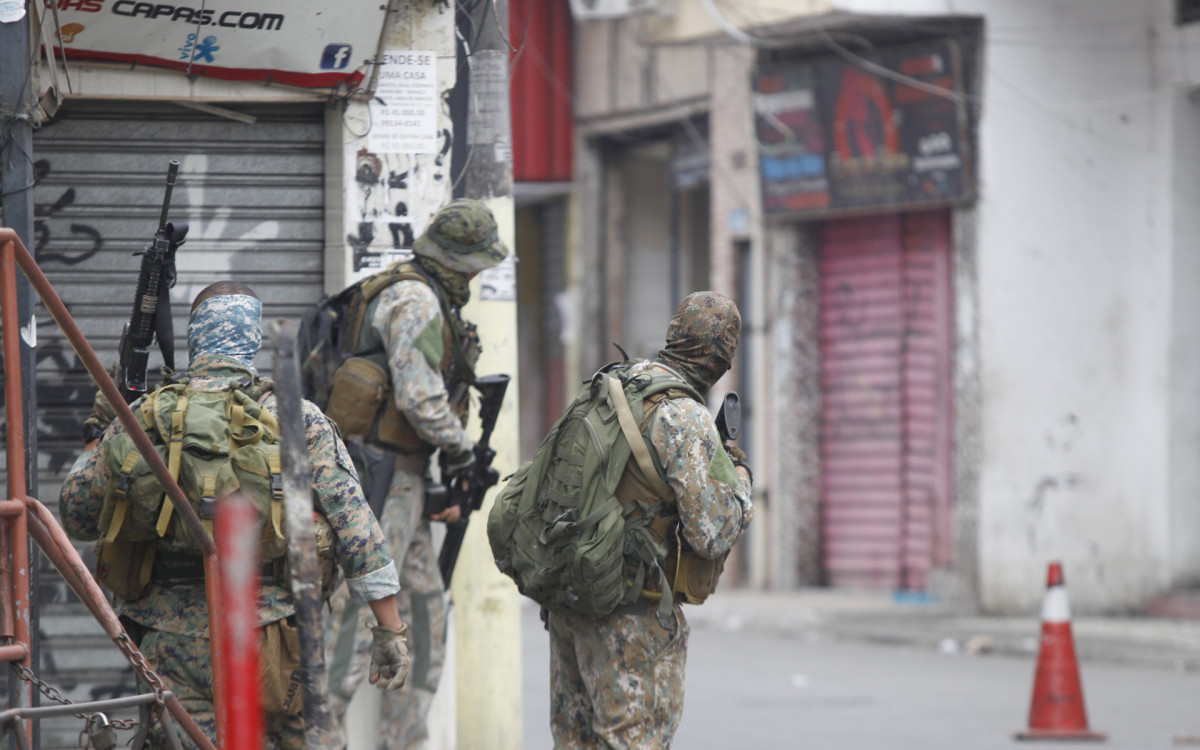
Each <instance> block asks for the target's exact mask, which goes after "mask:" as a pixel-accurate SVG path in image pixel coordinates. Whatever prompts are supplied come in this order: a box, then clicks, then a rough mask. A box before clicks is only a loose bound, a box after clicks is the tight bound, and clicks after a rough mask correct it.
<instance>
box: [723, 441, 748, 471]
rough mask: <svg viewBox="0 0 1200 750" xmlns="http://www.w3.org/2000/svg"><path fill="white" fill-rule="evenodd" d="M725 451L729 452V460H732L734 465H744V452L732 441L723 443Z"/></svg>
mask: <svg viewBox="0 0 1200 750" xmlns="http://www.w3.org/2000/svg"><path fill="white" fill-rule="evenodd" d="M725 452H726V453H728V454H729V460H730V461H733V465H734V466H737V465H738V464H741V465H742V466H745V465H746V452H745V451H744V450H742V449H741V448H739V447H737V446H736V445H734V444H733V443H729V442H727V443H725Z"/></svg>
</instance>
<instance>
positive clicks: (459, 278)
mask: <svg viewBox="0 0 1200 750" xmlns="http://www.w3.org/2000/svg"><path fill="white" fill-rule="evenodd" d="M413 253H414V254H416V256H417V264H418V265H420V266H421V268H422V269H423V270H425V271H426V272H427V273H429V275H431V276H433V277H434V278H435V279H437V280H438V283H440V284H441V285H442V287H443V288H444V289H445V290H446V293H447V295H448V296H449V297H450V303H451V304H452V305H454V306H455V307H462V306H463V305H465V304H466V303H467V299H468V297H469V294H470V292H469V291H468V289H467V283H468V282H469V281H470V279H471V277H472V276H474V275H475V274H477V273H479V272H480V271H482V270H484V269H486V268H491V267H492V266H495V265H497V264H499V263H500V262H501V261H502V260H504V258H505V256H507V255H508V248H507V247H505V246H504V243H503V242H502V241H501V240H500V234H499V231H498V229H497V227H496V219H495V217H493V216H492V212H491V210H490V209H488V207H487V206H485V205H484V204H483V203H481V202H480V201H476V200H469V199H465V198H463V199H459V200H456V201H451V202H450V203H448V204H446V205H445V206H444V207H443V208H442V210H440V211H438V212H437V213H436V214H434V215H433V218H432V219H430V220H429V226H428V227H426V229H425V233H424V234H422V235H421V236H420V237H418V238H417V241H416V242H414V243H413Z"/></svg>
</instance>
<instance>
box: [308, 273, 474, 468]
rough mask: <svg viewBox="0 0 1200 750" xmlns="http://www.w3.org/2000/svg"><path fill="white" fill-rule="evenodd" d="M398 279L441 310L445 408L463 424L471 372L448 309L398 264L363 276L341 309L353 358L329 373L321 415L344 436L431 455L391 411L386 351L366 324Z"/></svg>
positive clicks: (393, 403)
mask: <svg viewBox="0 0 1200 750" xmlns="http://www.w3.org/2000/svg"><path fill="white" fill-rule="evenodd" d="M399 281H419V282H421V283H422V284H425V285H426V286H428V287H429V288H430V289H431V290H433V293H434V295H435V296H436V297H437V298H438V303H439V306H440V307H441V309H442V360H441V362H439V363H438V371H439V372H441V374H442V378H443V380H444V381H445V382H446V385H447V390H448V391H449V394H450V406H451V409H452V410H453V411H454V413H455V414H456V415H457V416H458V417H459V418H460V419H463V420H464V421H465V420H466V414H467V409H468V408H469V403H468V400H467V397H468V386H469V385H470V383H471V382H473V381H474V377H475V376H474V371H473V369H472V368H471V366H470V365H469V363H468V359H467V353H466V351H464V348H465V347H464V344H463V342H461V341H459V339H458V337H457V336H456V335H455V332H454V327H453V325H452V324H451V322H450V321H451V318H450V314H451V312H450V307H449V303H448V302H447V300H446V297H445V294H444V293H443V292H442V290H441V288H440V287H439V286H438V285H437V284H436V283H433V282H431V280H430V279H429V278H428V277H426V276H425V275H424V274H423V273H421V272H420V271H419V270H418V268H417V266H416V264H414V263H399V264H396V265H393V266H392V267H390V268H388V269H386V270H384V271H381V272H379V273H377V274H375V275H374V276H371V277H368V278H367V279H365V280H364V281H363V282H362V285H361V289H360V291H359V293H358V295H357V296H356V297H355V299H354V300H353V301H352V302H351V304H350V305H349V307H348V309H347V321H346V326H347V328H346V330H345V331H344V333H343V336H344V339H343V340H345V341H350V342H353V346H352V350H353V352H354V354H353V356H351V357H350V358H349V359H347V360H346V361H345V362H344V363H343V364H342V365H341V366H340V367H339V368H338V370H337V372H336V373H335V374H334V376H333V379H332V385H331V386H330V394H329V402H328V405H327V406H326V407H325V414H326V416H328V417H329V418H330V419H332V420H333V421H334V422H335V423H336V424H337V426H338V428H339V429H340V430H341V432H342V435H343V436H345V437H346V438H364V439H365V440H367V441H368V442H373V443H379V444H381V445H383V446H386V447H388V448H391V449H392V450H396V451H399V452H400V453H409V454H411V453H426V454H428V453H433V451H434V450H435V449H436V446H434V445H432V444H430V443H428V442H426V441H425V440H423V439H422V438H421V437H420V435H418V434H417V431H416V430H415V429H413V427H412V425H411V424H409V421H408V419H407V418H406V417H405V416H404V414H402V413H401V412H400V410H399V409H397V408H396V400H395V394H394V386H393V383H392V378H391V369H390V367H389V366H388V361H387V351H386V348H385V346H384V343H383V342H382V341H380V339H379V336H378V335H377V334H376V332H375V329H374V327H373V326H372V325H371V323H370V321H371V320H372V319H373V318H374V315H375V311H376V309H378V307H379V294H380V292H382V291H383V290H384V289H386V288H387V287H389V286H391V285H392V284H395V283H396V282H399Z"/></svg>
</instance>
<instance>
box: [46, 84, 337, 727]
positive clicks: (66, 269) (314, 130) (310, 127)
mask: <svg viewBox="0 0 1200 750" xmlns="http://www.w3.org/2000/svg"><path fill="white" fill-rule="evenodd" d="M230 106H231V107H233V106H236V108H237V109H238V111H239V112H240V113H243V114H246V115H249V116H251V117H252V118H253V119H254V123H253V124H250V123H247V122H238V121H234V120H231V119H227V118H222V117H216V116H213V115H210V114H205V113H201V112H198V111H195V110H191V109H185V108H183V107H180V106H177V105H174V104H166V103H156V104H150V103H139V104H128V103H90V104H80V103H68V104H67V105H65V106H64V110H63V112H62V113H61V114H60V116H59V117H58V118H57V119H56V120H55V122H53V123H52V124H50V125H48V126H46V127H44V128H42V129H41V130H39V131H37V132H36V133H35V135H34V154H33V158H34V161H35V171H36V175H37V185H36V188H35V192H34V199H35V206H36V217H35V218H36V237H35V242H34V247H33V248H32V249H33V250H34V254H35V257H36V259H37V260H38V263H39V265H40V266H41V268H42V270H43V271H44V272H45V274H46V276H47V277H48V278H49V280H50V282H51V283H52V284H53V285H54V287H55V289H56V290H57V292H58V294H59V296H60V297H61V298H62V299H63V301H64V302H65V303H66V305H67V307H68V309H69V310H70V312H71V314H72V315H73V316H74V318H75V320H76V322H77V323H78V324H79V326H80V328H81V329H82V331H83V333H84V334H85V335H86V336H87V337H88V340H89V342H90V343H91V345H92V347H93V348H94V349H95V350H96V352H97V354H98V355H99V357H100V360H101V361H102V362H103V363H105V364H109V363H111V362H113V361H115V359H116V357H117V349H118V343H119V340H120V335H121V330H122V327H123V326H124V325H125V323H126V322H128V320H129V315H130V311H131V309H132V304H133V297H134V288H135V284H136V281H137V274H138V270H139V268H140V262H141V259H140V258H138V257H134V255H133V253H135V252H136V251H138V250H141V249H142V247H144V246H145V245H146V243H147V242H148V241H149V240H150V239H151V237H152V236H153V234H154V231H155V229H156V227H157V222H158V218H159V213H160V211H161V207H162V200H163V190H164V188H165V185H166V173H167V166H168V162H169V161H170V160H172V159H174V160H177V161H179V162H180V163H181V166H180V170H179V176H178V181H177V183H176V186H175V189H174V195H173V198H172V201H171V211H170V214H169V220H171V221H174V222H181V221H184V222H188V224H189V225H190V229H189V232H188V235H187V241H186V244H185V245H183V247H181V248H180V250H179V252H178V256H177V266H178V282H177V284H176V286H175V288H174V290H173V292H172V294H171V299H172V305H173V311H172V312H173V319H174V330H175V363H176V367H177V368H178V369H180V370H182V369H184V368H186V366H187V363H188V356H187V317H188V310H189V307H190V305H191V301H192V299H193V298H194V297H195V295H196V293H197V292H199V291H200V290H201V289H203V288H204V287H205V286H207V285H208V284H210V283H212V282H214V281H218V280H225V279H233V280H237V281H241V282H244V283H246V284H248V285H249V286H250V287H252V288H253V289H254V290H255V291H256V292H257V294H258V295H259V297H260V298H261V299H262V300H263V319H264V321H266V320H270V319H272V318H280V317H282V318H291V319H296V318H298V317H299V316H300V315H301V314H302V313H303V311H304V310H305V309H306V308H307V307H308V306H309V305H312V304H314V303H316V302H317V301H318V300H320V298H321V295H322V291H323V283H322V282H323V268H324V261H323V259H324V126H323V114H322V110H321V107H320V106H319V105H271V106H266V105H263V106H258V107H253V108H247V107H244V106H237V105H230ZM37 315H38V346H37V382H38V460H39V472H38V487H39V489H38V496H39V498H40V499H41V500H42V501H43V502H44V503H45V504H46V505H47V506H49V507H51V508H52V509H54V510H57V507H58V493H59V488H60V486H61V483H62V480H63V478H64V476H65V474H66V472H67V471H68V470H69V469H70V467H71V464H72V462H73V461H74V460H75V458H76V456H78V455H79V452H80V448H81V423H82V420H83V418H84V417H85V416H86V415H87V413H88V412H89V411H90V409H91V402H92V395H93V393H94V392H95V387H94V386H93V385H92V382H91V380H90V378H89V376H88V374H87V372H86V371H85V370H84V369H83V367H82V365H81V363H80V361H79V359H78V358H77V357H76V355H75V353H74V351H73V350H72V348H71V346H70V344H69V343H68V342H67V340H66V338H65V337H64V336H63V335H62V334H61V332H60V331H59V330H58V328H57V326H56V325H55V324H54V322H53V321H52V320H51V319H50V317H49V315H48V314H47V313H46V312H45V311H44V309H42V308H41V307H40V305H39V307H38V311H37ZM160 361H161V360H160V358H159V356H158V350H157V345H156V346H155V348H154V349H152V354H151V357H150V371H149V373H148V376H147V380H148V382H149V383H150V384H151V386H153V384H154V383H156V382H157V381H158V365H159V363H160ZM256 364H257V365H258V367H259V370H260V372H263V373H264V374H269V370H270V365H271V360H270V355H269V352H266V351H265V350H264V352H263V353H262V354H260V355H259V357H258V359H257V360H256ZM79 549H80V551H81V552H83V553H84V554H85V556H87V559H89V560H90V549H91V545H90V544H88V543H83V544H80V545H79ZM39 596H40V601H39V605H40V610H41V618H42V621H41V630H42V632H43V635H44V637H45V639H44V641H43V659H42V664H41V671H40V673H39V674H40V676H42V677H43V678H44V679H46V680H47V681H50V682H52V683H54V684H57V685H59V686H60V688H65V690H66V692H67V695H68V697H70V698H72V699H74V700H88V699H92V698H95V697H112V696H114V695H119V694H124V693H131V692H133V677H132V674H131V671H130V670H129V668H128V666H127V664H126V662H125V661H124V660H123V659H122V657H121V655H120V653H119V652H118V651H117V650H116V648H115V647H114V646H113V645H112V644H111V642H109V641H107V640H106V639H105V638H104V636H103V635H102V634H101V631H100V630H99V628H98V626H95V625H93V624H92V623H91V621H90V617H89V616H88V615H87V613H86V610H85V609H84V608H83V607H82V605H81V604H79V603H78V602H77V601H76V600H75V599H74V597H73V596H71V595H69V594H68V592H67V589H66V586H65V584H64V583H63V582H62V579H61V578H60V577H59V576H58V575H57V573H55V572H54V571H53V569H51V568H49V567H44V568H43V571H42V574H41V585H40V590H39ZM44 732H45V734H44V735H43V742H42V746H43V747H46V748H54V747H77V746H78V732H79V725H78V722H77V721H74V720H70V721H68V720H61V721H53V722H46V724H45V728H44Z"/></svg>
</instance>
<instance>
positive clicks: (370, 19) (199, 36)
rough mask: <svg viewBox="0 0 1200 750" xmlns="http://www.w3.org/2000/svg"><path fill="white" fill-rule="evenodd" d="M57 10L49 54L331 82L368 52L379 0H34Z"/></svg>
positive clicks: (379, 18)
mask: <svg viewBox="0 0 1200 750" xmlns="http://www.w3.org/2000/svg"><path fill="white" fill-rule="evenodd" d="M38 2H39V4H44V5H45V6H46V7H45V8H44V9H43V11H44V14H45V15H44V17H45V18H46V19H47V21H48V22H49V21H50V20H51V19H54V18H55V14H54V11H55V10H57V21H58V25H57V30H58V33H57V34H56V35H57V36H58V38H59V39H60V45H59V46H56V47H55V50H54V51H55V53H57V54H58V55H60V56H65V57H66V58H67V59H68V60H74V59H88V60H114V61H121V62H132V63H140V64H145V65H154V66H160V67H166V68H171V69H173V70H179V71H183V72H185V73H187V74H189V75H200V76H210V77H212V78H222V79H228V80H235V81H268V82H277V83H284V84H290V85H295V86H309V87H317V88H332V87H334V86H337V85H338V84H339V83H341V82H345V83H346V84H348V85H350V86H352V87H353V86H356V85H358V83H359V82H361V81H362V79H363V77H364V76H365V75H366V74H367V73H368V71H369V70H370V67H369V63H368V60H371V59H373V58H374V57H375V54H376V50H377V47H378V45H379V32H380V29H381V27H382V24H383V20H384V16H385V10H384V8H385V6H386V3H381V2H379V0H339V2H338V3H336V4H332V3H329V2H313V1H311V0H182V2H181V3H179V4H170V3H160V2H136V0H38Z"/></svg>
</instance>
